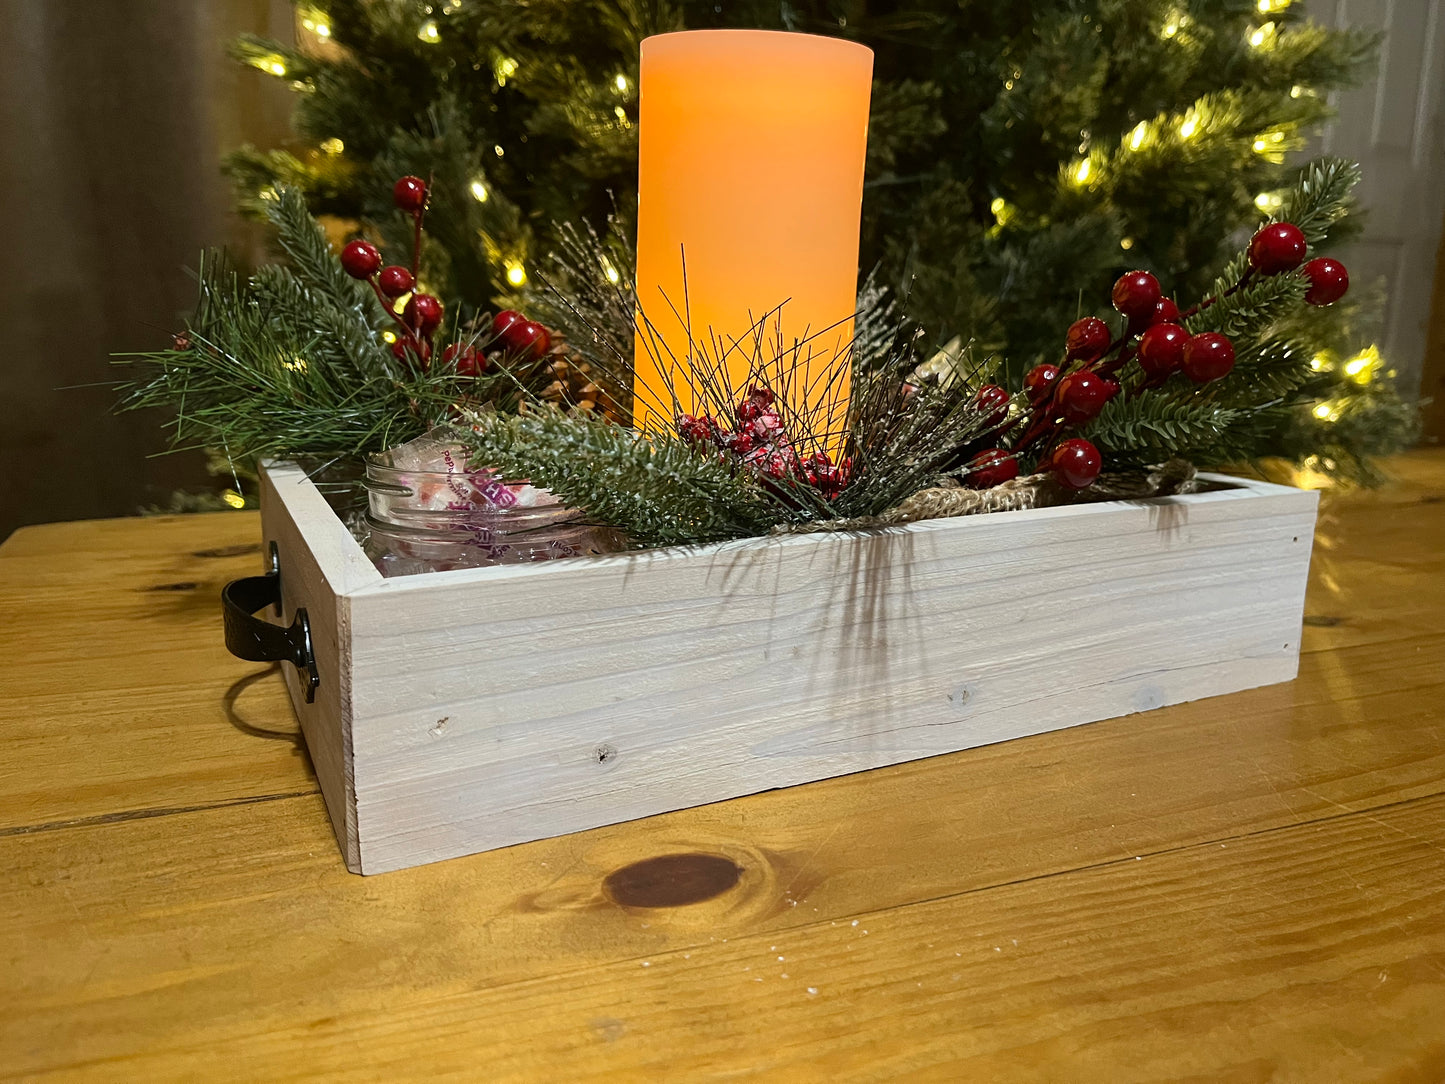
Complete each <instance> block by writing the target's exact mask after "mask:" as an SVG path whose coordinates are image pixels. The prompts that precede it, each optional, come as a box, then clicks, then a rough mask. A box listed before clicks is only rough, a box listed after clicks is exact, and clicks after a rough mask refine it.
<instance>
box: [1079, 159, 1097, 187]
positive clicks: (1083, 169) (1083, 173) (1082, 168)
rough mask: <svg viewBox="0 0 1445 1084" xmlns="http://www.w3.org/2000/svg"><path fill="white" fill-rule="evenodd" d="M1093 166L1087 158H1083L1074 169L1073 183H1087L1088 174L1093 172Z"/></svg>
mask: <svg viewBox="0 0 1445 1084" xmlns="http://www.w3.org/2000/svg"><path fill="white" fill-rule="evenodd" d="M1093 168H1094V167H1093V166H1092V165H1091V164H1090V163H1089V160H1088V159H1087V158H1085V159H1084V160H1083V161H1082V162H1080V163H1079V165H1078V168H1077V169H1075V170H1074V183H1075V184H1088V183H1089V174H1090V173H1092V172H1093Z"/></svg>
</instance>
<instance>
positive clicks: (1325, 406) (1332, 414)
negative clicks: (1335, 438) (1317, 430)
mask: <svg viewBox="0 0 1445 1084" xmlns="http://www.w3.org/2000/svg"><path fill="white" fill-rule="evenodd" d="M1313 413H1314V416H1315V417H1316V418H1318V419H1319V420H1320V421H1322V422H1334V421H1339V419H1340V408H1339V407H1338V406H1332V405H1331V404H1329V403H1318V404H1316V406H1315V409H1314V411H1313Z"/></svg>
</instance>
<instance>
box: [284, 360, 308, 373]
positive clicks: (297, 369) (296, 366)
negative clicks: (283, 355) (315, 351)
mask: <svg viewBox="0 0 1445 1084" xmlns="http://www.w3.org/2000/svg"><path fill="white" fill-rule="evenodd" d="M281 368H283V369H286V370H288V371H289V372H293V373H304V372H305V371H306V359H305V358H300V357H298V358H292V359H291V360H290V361H283V362H282V363H281Z"/></svg>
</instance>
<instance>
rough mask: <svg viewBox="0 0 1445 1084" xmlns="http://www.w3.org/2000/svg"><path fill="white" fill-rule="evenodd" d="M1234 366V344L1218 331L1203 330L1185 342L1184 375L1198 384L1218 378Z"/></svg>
mask: <svg viewBox="0 0 1445 1084" xmlns="http://www.w3.org/2000/svg"><path fill="white" fill-rule="evenodd" d="M1233 368H1234V344H1233V343H1231V342H1230V341H1229V340H1228V339H1226V338H1225V337H1224V336H1223V335H1221V334H1219V332H1217V331H1201V332H1200V333H1199V334H1198V335H1194V336H1191V337H1190V339H1189V341H1188V342H1187V343H1185V344H1184V375H1185V376H1187V377H1188V378H1189V379H1190V380H1192V381H1194V383H1196V384H1207V383H1209V382H1210V381H1211V380H1218V379H1219V378H1220V377H1221V376H1225V375H1227V374H1228V373H1229V371H1230V370H1231V369H1233Z"/></svg>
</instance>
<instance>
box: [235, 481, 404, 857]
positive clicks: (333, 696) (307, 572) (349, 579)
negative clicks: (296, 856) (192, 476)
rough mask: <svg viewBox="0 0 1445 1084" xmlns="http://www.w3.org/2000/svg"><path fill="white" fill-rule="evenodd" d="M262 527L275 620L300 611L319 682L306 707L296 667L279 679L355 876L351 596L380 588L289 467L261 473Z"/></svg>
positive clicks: (342, 529)
mask: <svg viewBox="0 0 1445 1084" xmlns="http://www.w3.org/2000/svg"><path fill="white" fill-rule="evenodd" d="M261 523H262V529H263V532H264V534H265V538H266V548H267V550H268V552H269V550H270V547H271V546H272V545H273V544H274V545H275V546H276V552H277V561H278V563H279V565H280V569H281V595H282V611H283V612H282V617H281V620H282V621H283V622H285V623H287V624H290V623H291V622H292V621H293V619H294V618H295V616H296V611H297V610H298V609H301V608H305V610H306V611H307V622H308V626H309V630H310V636H311V646H312V650H313V652H314V654H315V658H316V669H317V674H318V676H319V678H320V685H319V687H318V688H317V689H316V691H315V694H314V696H313V698H312V699H311V700H310V701H309V702H308V701H307V699H306V696H305V693H304V691H303V686H302V680H301V675H300V673H299V672H298V671H297V670H296V668H295V667H294V666H291V665H289V664H287V665H285V666H283V667H282V675H283V677H284V679H285V681H286V688H287V690H288V692H289V693H290V696H291V705H292V707H293V708H294V710H295V712H296V716H297V718H298V720H299V721H300V724H301V729H302V732H303V733H304V734H305V735H306V748H307V750H308V752H309V753H310V754H311V765H312V768H313V769H314V770H315V772H316V778H317V781H318V782H319V783H320V784H321V790H322V793H323V795H324V796H325V799H326V811H327V813H329V814H330V816H331V824H332V827H333V828H334V829H335V831H336V839H337V842H338V843H339V844H340V846H341V851H342V854H343V855H344V856H345V858H346V865H347V868H348V869H350V870H352V871H353V872H355V873H360V872H361V856H360V852H359V850H358V848H357V832H356V794H355V788H354V786H353V784H352V764H353V760H352V756H351V715H352V711H351V708H352V676H351V650H350V641H351V597H350V593H351V592H352V591H354V590H356V589H357V588H360V587H364V586H368V585H375V584H377V583H380V582H381V573H379V572H377V570H376V569H375V568H373V567H372V565H371V562H370V561H368V560H367V558H366V555H365V554H364V553H363V552H362V550H361V547H360V546H358V545H357V543H356V540H355V539H354V538H352V536H351V533H350V532H349V531H348V530H347V528H346V526H345V525H344V524H343V523H342V522H341V520H339V519H338V518H337V517H336V515H335V514H334V513H333V512H332V510H331V508H330V506H329V505H327V503H326V501H325V499H324V498H323V497H322V495H321V493H320V492H319V491H318V490H317V488H316V486H315V485H313V484H312V483H311V480H310V478H309V477H307V475H306V473H305V472H304V471H302V470H301V469H300V468H299V467H296V466H295V465H293V464H285V463H282V464H276V463H271V464H267V465H266V466H265V467H264V469H263V470H262V471H261ZM303 523H304V524H306V525H307V526H306V527H305V528H303V527H302V524H303Z"/></svg>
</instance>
